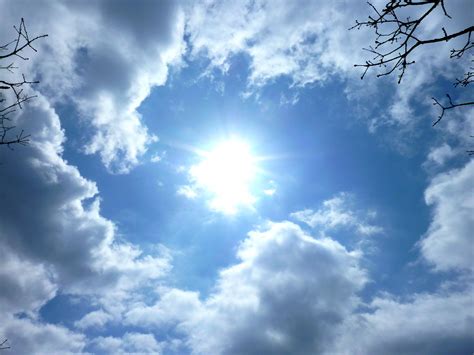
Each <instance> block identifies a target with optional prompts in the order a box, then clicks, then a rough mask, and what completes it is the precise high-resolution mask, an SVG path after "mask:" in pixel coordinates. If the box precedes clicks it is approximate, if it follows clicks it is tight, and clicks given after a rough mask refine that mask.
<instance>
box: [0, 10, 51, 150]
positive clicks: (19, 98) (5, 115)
mask: <svg viewBox="0 0 474 355" xmlns="http://www.w3.org/2000/svg"><path fill="white" fill-rule="evenodd" d="M13 28H14V30H15V32H16V36H15V38H14V39H13V40H12V41H10V42H8V43H5V44H3V45H0V70H5V71H7V72H9V73H10V74H14V72H15V70H16V69H18V67H17V66H15V63H14V61H12V60H14V59H17V58H19V59H21V60H29V58H28V57H27V56H26V54H25V53H24V52H25V50H26V49H28V48H29V49H31V50H33V51H34V52H37V49H36V48H35V47H34V46H33V44H34V43H35V42H36V41H37V40H38V39H40V38H44V37H47V36H48V35H40V36H36V37H30V36H29V35H28V31H27V29H26V25H25V20H24V19H23V18H22V19H21V21H20V25H19V26H18V27H16V26H13ZM4 60H8V62H7V63H8V64H6V65H2V61H4ZM37 83H38V81H32V80H28V79H26V77H25V75H24V74H22V75H21V79H17V80H6V79H5V80H4V79H0V145H6V146H7V147H9V148H10V149H13V146H14V145H17V144H19V145H26V144H28V142H29V137H30V135H25V134H24V132H23V130H21V132H20V133H19V134H15V133H14V130H15V128H16V127H15V126H13V125H12V124H11V120H10V118H9V115H10V114H12V113H13V112H15V111H16V109H17V108H18V109H22V108H23V104H24V103H25V102H27V101H29V100H31V99H33V98H35V97H36V96H34V95H30V94H28V93H26V92H25V90H24V88H25V86H28V85H32V84H37ZM12 135H13V136H12Z"/></svg>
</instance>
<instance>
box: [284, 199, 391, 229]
mask: <svg viewBox="0 0 474 355" xmlns="http://www.w3.org/2000/svg"><path fill="white" fill-rule="evenodd" d="M352 200H353V197H352V196H351V195H350V194H347V193H340V194H338V195H336V196H334V197H332V198H330V199H329V200H326V201H324V202H323V203H322V206H321V208H319V209H318V210H312V209H305V210H302V211H298V212H294V213H292V214H291V217H292V218H294V219H295V220H297V221H300V222H303V223H305V224H307V225H308V226H310V227H311V228H317V229H319V230H332V229H336V228H346V229H347V228H348V229H350V230H351V232H353V231H356V232H357V233H358V234H360V235H366V236H368V235H372V234H376V233H381V232H382V230H383V229H382V228H381V227H379V226H377V225H374V224H371V223H370V220H371V219H373V218H374V217H375V216H376V213H375V211H369V212H365V213H364V212H362V211H354V210H353V205H354V203H353V202H352Z"/></svg>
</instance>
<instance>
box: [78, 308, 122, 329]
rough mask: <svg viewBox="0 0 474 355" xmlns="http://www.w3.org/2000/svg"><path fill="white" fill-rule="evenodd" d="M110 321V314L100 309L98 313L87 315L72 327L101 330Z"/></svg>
mask: <svg viewBox="0 0 474 355" xmlns="http://www.w3.org/2000/svg"><path fill="white" fill-rule="evenodd" d="M112 319H113V317H112V316H111V315H110V314H108V313H106V312H104V311H103V310H101V309H100V310H98V311H93V312H90V313H87V314H86V315H85V316H84V317H82V318H81V319H80V320H78V321H76V322H74V326H75V327H76V328H78V329H86V328H91V327H94V328H102V327H103V326H104V325H106V324H107V323H108V322H109V321H111V320H112Z"/></svg>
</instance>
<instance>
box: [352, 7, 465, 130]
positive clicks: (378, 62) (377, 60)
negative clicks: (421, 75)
mask: <svg viewBox="0 0 474 355" xmlns="http://www.w3.org/2000/svg"><path fill="white" fill-rule="evenodd" d="M368 4H369V6H370V7H371V8H372V10H373V11H374V12H375V15H371V16H369V17H368V19H367V21H362V22H359V21H356V24H355V25H354V26H352V27H351V28H350V30H352V29H361V28H362V27H370V28H373V29H374V30H375V34H376V39H375V42H374V45H373V46H369V47H368V48H364V50H366V51H368V52H369V53H371V54H373V58H372V59H371V60H367V61H366V62H365V63H364V64H355V65H354V66H355V67H362V68H364V72H363V73H362V76H361V79H363V78H364V77H365V75H366V74H367V72H368V70H369V69H370V68H374V67H375V68H383V69H384V71H383V72H382V73H379V74H377V77H382V76H386V75H390V74H392V73H394V72H395V70H398V71H399V74H398V83H400V82H401V81H402V79H403V76H404V75H405V71H406V69H407V67H408V66H410V65H412V64H414V63H415V61H414V60H411V59H410V55H412V54H413V52H414V51H415V50H416V48H418V47H420V46H423V45H428V44H434V43H440V42H448V41H450V40H452V39H454V38H458V37H465V38H466V42H465V44H464V46H463V47H462V48H459V49H452V50H451V54H450V58H451V59H459V58H461V57H463V55H464V54H465V53H466V52H469V51H470V50H471V49H472V48H474V42H473V41H472V39H471V36H472V33H473V32H474V26H469V27H466V28H464V29H462V30H460V31H458V32H453V33H449V34H448V32H447V31H446V29H445V28H444V27H443V28H441V32H442V35H440V36H439V37H435V38H429V39H422V38H420V37H419V34H418V33H417V30H418V28H419V27H420V24H421V23H422V22H423V21H425V22H426V21H427V20H426V19H427V18H428V17H429V15H430V14H432V13H433V11H434V10H435V9H436V8H441V10H442V11H443V13H444V15H445V16H446V17H448V18H450V19H451V16H450V15H449V14H448V12H447V11H446V8H445V4H444V0H418V1H416V0H389V1H388V3H387V4H386V5H385V7H384V8H383V9H382V10H381V11H380V10H378V9H377V8H376V7H375V6H374V5H373V4H371V3H370V2H369V3H368ZM418 6H420V7H424V8H425V9H426V10H425V11H424V12H423V13H421V14H420V16H418V17H417V18H410V17H402V16H401V15H400V11H401V10H402V9H403V8H408V7H410V8H415V7H418ZM473 81H474V68H473V67H471V68H469V71H468V72H466V73H465V74H464V76H463V77H462V78H461V79H456V82H455V83H454V86H455V87H466V86H468V85H469V84H471V83H472V82H473ZM447 97H448V101H449V105H443V104H441V103H440V102H439V101H438V100H436V99H435V98H433V100H434V105H437V106H439V107H440V108H441V110H442V111H441V114H440V115H439V116H438V119H437V120H436V121H435V122H434V123H433V126H435V125H437V124H438V123H439V122H440V120H441V119H442V118H443V117H444V114H445V111H446V110H450V109H453V108H455V107H461V106H468V105H474V101H467V102H462V103H453V101H452V99H451V97H450V96H449V95H447Z"/></svg>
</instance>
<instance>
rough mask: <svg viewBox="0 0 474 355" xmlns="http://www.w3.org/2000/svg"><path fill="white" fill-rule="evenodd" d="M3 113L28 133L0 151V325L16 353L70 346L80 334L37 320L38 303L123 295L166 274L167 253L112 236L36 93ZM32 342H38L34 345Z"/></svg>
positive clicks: (91, 188) (76, 346)
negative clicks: (27, 140) (62, 296)
mask: <svg viewBox="0 0 474 355" xmlns="http://www.w3.org/2000/svg"><path fill="white" fill-rule="evenodd" d="M11 118H12V119H13V122H14V123H15V124H18V125H21V126H22V127H24V129H25V130H27V131H28V132H32V133H33V134H34V140H33V141H32V142H31V144H30V145H29V146H28V147H25V148H23V149H21V150H20V149H19V150H15V151H8V150H2V151H1V152H0V154H1V156H0V160H1V161H2V174H1V176H0V184H1V185H2V186H3V187H4V188H3V189H2V200H3V201H4V203H2V205H1V207H0V225H1V227H0V242H1V245H2V258H1V261H0V263H1V267H0V270H1V272H0V279H1V281H2V285H3V286H5V287H6V289H5V292H2V294H1V296H0V313H1V314H2V319H3V320H4V321H3V322H2V328H1V330H0V332H1V333H2V334H3V335H4V336H7V337H8V339H9V341H10V343H11V344H13V343H15V351H18V353H35V352H40V353H41V352H43V353H52V352H54V351H56V352H61V353H63V352H64V353H67V352H68V351H71V352H73V351H75V352H76V351H79V350H80V349H81V347H82V346H84V344H85V341H84V337H83V336H82V335H80V334H76V333H72V332H71V331H70V330H68V329H66V328H64V327H62V326H55V325H51V324H44V323H42V322H41V321H40V320H38V319H37V311H38V310H39V309H40V308H41V306H43V305H44V304H45V303H46V302H48V301H49V300H51V299H52V298H53V297H54V296H55V295H56V292H57V291H58V290H61V292H63V293H66V294H74V295H82V296H92V297H95V298H96V300H97V301H99V302H101V300H102V299H104V302H106V299H107V298H108V297H109V298H113V299H114V300H117V299H120V298H123V297H125V295H126V294H127V292H128V291H130V290H133V289H134V288H136V287H139V286H143V285H145V284H147V283H148V282H149V281H150V280H156V279H157V278H159V277H161V276H162V275H163V274H164V273H166V271H167V270H168V269H169V258H168V257H167V256H166V255H158V254H155V255H143V253H142V251H141V250H140V249H139V248H138V247H137V246H135V245H132V244H129V243H126V242H118V241H117V240H116V238H115V226H114V224H113V223H112V222H111V221H109V220H107V219H105V218H104V217H102V216H101V215H100V206H99V200H98V198H97V187H96V185H95V184H94V183H93V182H91V181H89V180H87V179H85V178H84V177H82V176H81V175H80V173H79V171H78V170H77V168H76V167H74V166H71V165H69V164H68V163H67V162H66V161H65V160H64V159H63V158H62V156H61V154H62V143H63V141H64V132H63V131H62V130H61V128H60V123H59V117H58V116H57V115H56V113H55V111H54V110H53V109H52V108H51V106H50V105H49V104H48V102H47V101H46V100H45V99H44V98H43V97H41V96H39V97H38V98H37V99H36V100H35V101H34V102H33V103H32V104H30V105H28V106H27V107H25V108H24V110H22V111H21V112H19V114H18V115H16V116H11ZM20 270H21V271H20ZM24 270H28V272H24ZM106 303H107V302H106ZM14 314H23V315H24V317H21V318H16V317H15V316H14ZM82 323H84V324H85V323H86V320H84V321H83V322H82ZM84 324H79V326H81V325H84ZM28 334H29V335H28ZM26 337H28V340H25V338H26ZM40 338H41V339H42V341H39V339H40ZM35 339H36V340H35ZM35 341H37V342H38V343H41V346H38V347H36V348H35ZM42 346H43V347H44V348H43V347H42ZM22 349H23V350H24V351H23V350H22ZM53 349H56V350H53Z"/></svg>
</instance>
